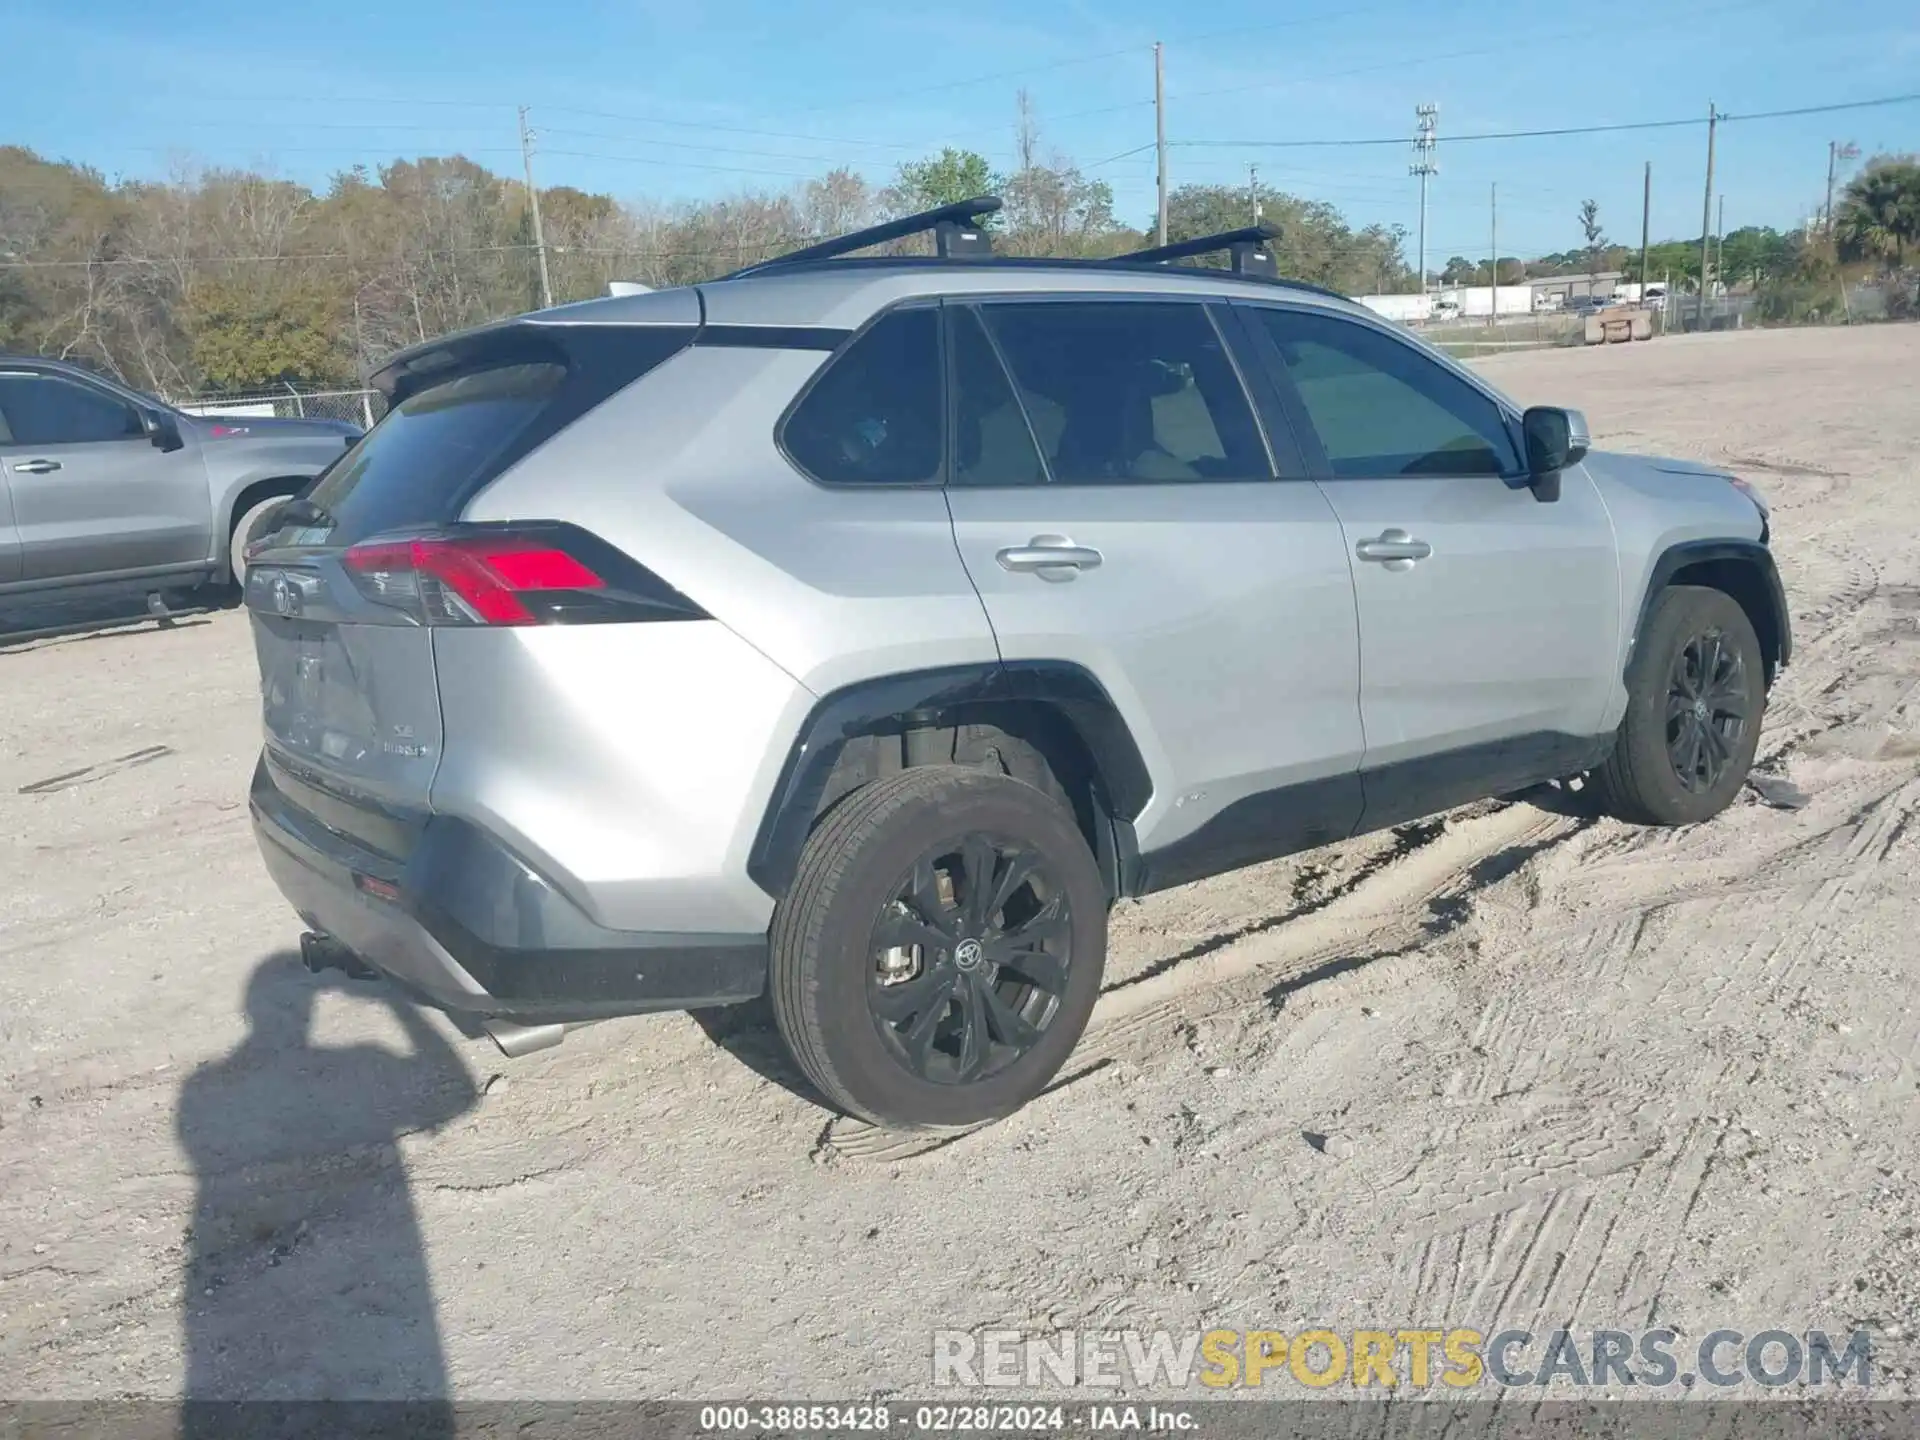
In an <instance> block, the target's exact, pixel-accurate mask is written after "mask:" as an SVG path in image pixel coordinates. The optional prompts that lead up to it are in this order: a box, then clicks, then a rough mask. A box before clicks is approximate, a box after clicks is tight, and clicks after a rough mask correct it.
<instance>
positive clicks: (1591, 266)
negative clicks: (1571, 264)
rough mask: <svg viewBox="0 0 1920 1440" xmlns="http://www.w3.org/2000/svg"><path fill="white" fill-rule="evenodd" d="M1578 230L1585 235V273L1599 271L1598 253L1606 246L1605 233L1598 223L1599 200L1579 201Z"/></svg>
mask: <svg viewBox="0 0 1920 1440" xmlns="http://www.w3.org/2000/svg"><path fill="white" fill-rule="evenodd" d="M1580 232H1581V234H1583V235H1585V236H1586V237H1587V273H1588V274H1589V275H1597V274H1599V273H1600V254H1601V252H1602V251H1603V250H1605V249H1606V248H1607V233H1606V231H1605V230H1604V229H1603V228H1602V227H1601V224H1600V202H1599V201H1598V200H1582V201H1581V202H1580Z"/></svg>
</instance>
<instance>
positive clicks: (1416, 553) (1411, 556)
mask: <svg viewBox="0 0 1920 1440" xmlns="http://www.w3.org/2000/svg"><path fill="white" fill-rule="evenodd" d="M1353 553H1354V554H1356V555H1358V556H1359V557H1360V558H1361V559H1362V560H1370V561H1372V562H1373V563H1374V564H1376V565H1385V566H1386V567H1387V568H1388V569H1389V570H1410V569H1412V568H1413V562H1414V561H1416V560H1424V559H1426V558H1427V557H1428V556H1429V555H1431V554H1433V546H1431V545H1429V544H1428V543H1427V542H1426V541H1424V540H1416V539H1414V538H1413V536H1411V535H1409V534H1408V533H1407V532H1406V531H1404V530H1383V531H1381V532H1380V534H1379V535H1378V536H1377V537H1375V538H1374V539H1372V540H1362V541H1361V542H1360V543H1359V544H1358V545H1356V546H1354V547H1353Z"/></svg>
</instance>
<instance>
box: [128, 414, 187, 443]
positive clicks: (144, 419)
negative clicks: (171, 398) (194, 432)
mask: <svg viewBox="0 0 1920 1440" xmlns="http://www.w3.org/2000/svg"><path fill="white" fill-rule="evenodd" d="M140 428H141V429H142V430H144V431H146V432H147V439H148V440H149V441H151V442H152V443H153V447H154V448H155V449H156V450H178V449H179V448H180V447H181V446H183V445H185V444H186V443H187V442H186V441H184V440H182V439H181V438H180V426H179V424H178V423H177V422H176V421H175V420H174V418H173V417H172V416H171V415H169V414H167V412H166V411H164V410H142V411H141V412H140Z"/></svg>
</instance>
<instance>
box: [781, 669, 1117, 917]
mask: <svg viewBox="0 0 1920 1440" xmlns="http://www.w3.org/2000/svg"><path fill="white" fill-rule="evenodd" d="M1020 702H1026V703H1030V704H1035V705H1038V706H1041V707H1044V708H1045V709H1048V710H1050V711H1052V712H1053V713H1054V714H1055V715H1056V716H1057V717H1058V718H1059V719H1060V721H1062V722H1063V723H1064V724H1065V725H1066V726H1067V727H1069V728H1070V729H1071V730H1072V732H1073V734H1074V735H1075V736H1076V737H1077V738H1078V740H1079V741H1080V743H1081V744H1082V745H1083V746H1084V747H1085V749H1086V752H1087V754H1088V756H1089V757H1090V758H1091V760H1092V764H1093V771H1094V774H1093V776H1092V779H1093V782H1094V786H1095V789H1096V791H1097V794H1096V796H1095V799H1096V802H1097V804H1098V806H1099V808H1100V810H1101V811H1102V812H1103V814H1104V816H1105V818H1106V819H1107V820H1108V821H1109V822H1110V823H1111V825H1112V826H1113V827H1114V829H1115V830H1116V831H1118V832H1121V833H1120V834H1118V835H1116V836H1115V837H1114V845H1115V850H1116V852H1117V853H1118V854H1120V855H1128V854H1129V853H1130V851H1131V842H1132V822H1133V820H1134V819H1135V818H1137V817H1138V816H1139V814H1140V812H1141V811H1142V810H1143V809H1145V808H1146V804H1147V801H1148V800H1149V799H1150V798H1151V797H1152V794H1153V781H1152V778H1151V776H1150V775H1149V774H1148V772H1147V765H1146V761H1145V760H1144V759H1143V758H1142V756H1141V754H1140V747H1139V746H1138V744H1136V743H1135V741H1134V738H1133V732H1132V731H1131V730H1130V729H1129V728H1128V726H1127V722H1126V720H1125V719H1124V718H1123V717H1122V716H1121V714H1120V710H1119V707H1118V706H1116V705H1115V704H1114V703H1113V697H1112V696H1110V695H1108V694H1107V692H1106V689H1105V688H1104V687H1103V686H1102V685H1101V684H1100V682H1099V681H1098V680H1096V679H1095V678H1094V677H1093V675H1092V673H1091V672H1089V671H1088V670H1087V669H1086V668H1085V667H1083V666H1080V665H1076V664H1073V663H1071V662H1068V661H1052V660H1016V661H1006V662H993V661H984V662H981V663H978V664H971V665H950V666H943V667H941V668H939V669H934V670H916V671H910V672H907V673H904V674H897V675H884V676H876V677H874V678H872V679H868V680H861V681H856V682H855V683H853V684H851V685H847V686H844V687H843V688H841V689H839V690H835V691H832V692H830V693H829V694H827V695H824V696H822V697H821V698H820V700H819V701H818V702H817V703H816V704H815V705H814V707H813V709H812V710H811V711H810V712H809V713H808V715H807V718H806V721H805V722H804V723H803V724H802V725H801V727H800V732H799V734H798V735H797V736H796V737H795V739H794V742H793V745H792V746H791V748H790V749H789V751H788V753H787V759H786V763H785V764H784V765H783V766H782V767H781V770H780V778H779V779H778V780H777V781H776V782H775V784H774V788H773V795H772V797H771V798H770V800H769V801H768V804H767V809H766V812H765V814H764V815H763V816H762V817H761V820H760V827H759V830H758V831H757V832H756V834H755V836H754V841H753V848H752V850H751V851H750V852H749V853H748V857H747V873H748V875H749V876H751V877H752V879H753V881H754V883H755V884H756V885H758V886H759V887H760V888H761V889H763V890H765V891H766V892H767V893H768V894H769V895H773V896H775V897H776V898H777V897H779V896H781V895H784V894H785V893H786V891H787V888H788V886H790V885H791V884H792V883H793V876H794V872H795V870H796V869H797V868H798V866H799V863H800V851H801V848H802V847H803V846H804V845H805V844H806V843H807V835H808V833H809V832H810V831H811V829H812V826H813V821H814V818H815V816H816V815H817V814H818V813H819V808H820V801H821V798H822V797H823V796H824V795H825V793H826V787H827V784H828V781H829V780H830V779H831V777H832V775H833V769H834V765H835V762H836V761H837V760H838V759H839V757H840V752H841V749H842V747H843V746H845V744H846V743H847V741H848V740H850V739H853V738H854V737H856V736H861V735H870V734H873V733H875V732H876V730H880V729H882V728H884V727H885V726H887V725H888V724H890V723H893V722H900V723H902V724H904V725H906V726H909V727H911V726H914V725H939V724H941V723H943V722H945V721H948V720H950V719H953V718H956V717H964V716H965V714H966V713H967V712H968V711H969V710H973V709H977V708H979V707H982V706H995V705H1006V704H1009V703H1020Z"/></svg>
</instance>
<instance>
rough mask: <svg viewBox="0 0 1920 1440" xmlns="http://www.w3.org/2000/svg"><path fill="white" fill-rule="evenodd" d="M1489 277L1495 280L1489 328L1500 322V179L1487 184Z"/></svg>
mask: <svg viewBox="0 0 1920 1440" xmlns="http://www.w3.org/2000/svg"><path fill="white" fill-rule="evenodd" d="M1487 251H1488V254H1487V278H1488V279H1489V280H1491V281H1492V282H1493V293H1492V296H1491V298H1490V299H1489V300H1488V301H1487V325H1488V327H1489V328H1491V327H1493V326H1495V325H1498V324H1499V323H1500V185H1499V182H1498V181H1495V182H1494V183H1493V184H1491V185H1489V186H1487Z"/></svg>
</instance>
